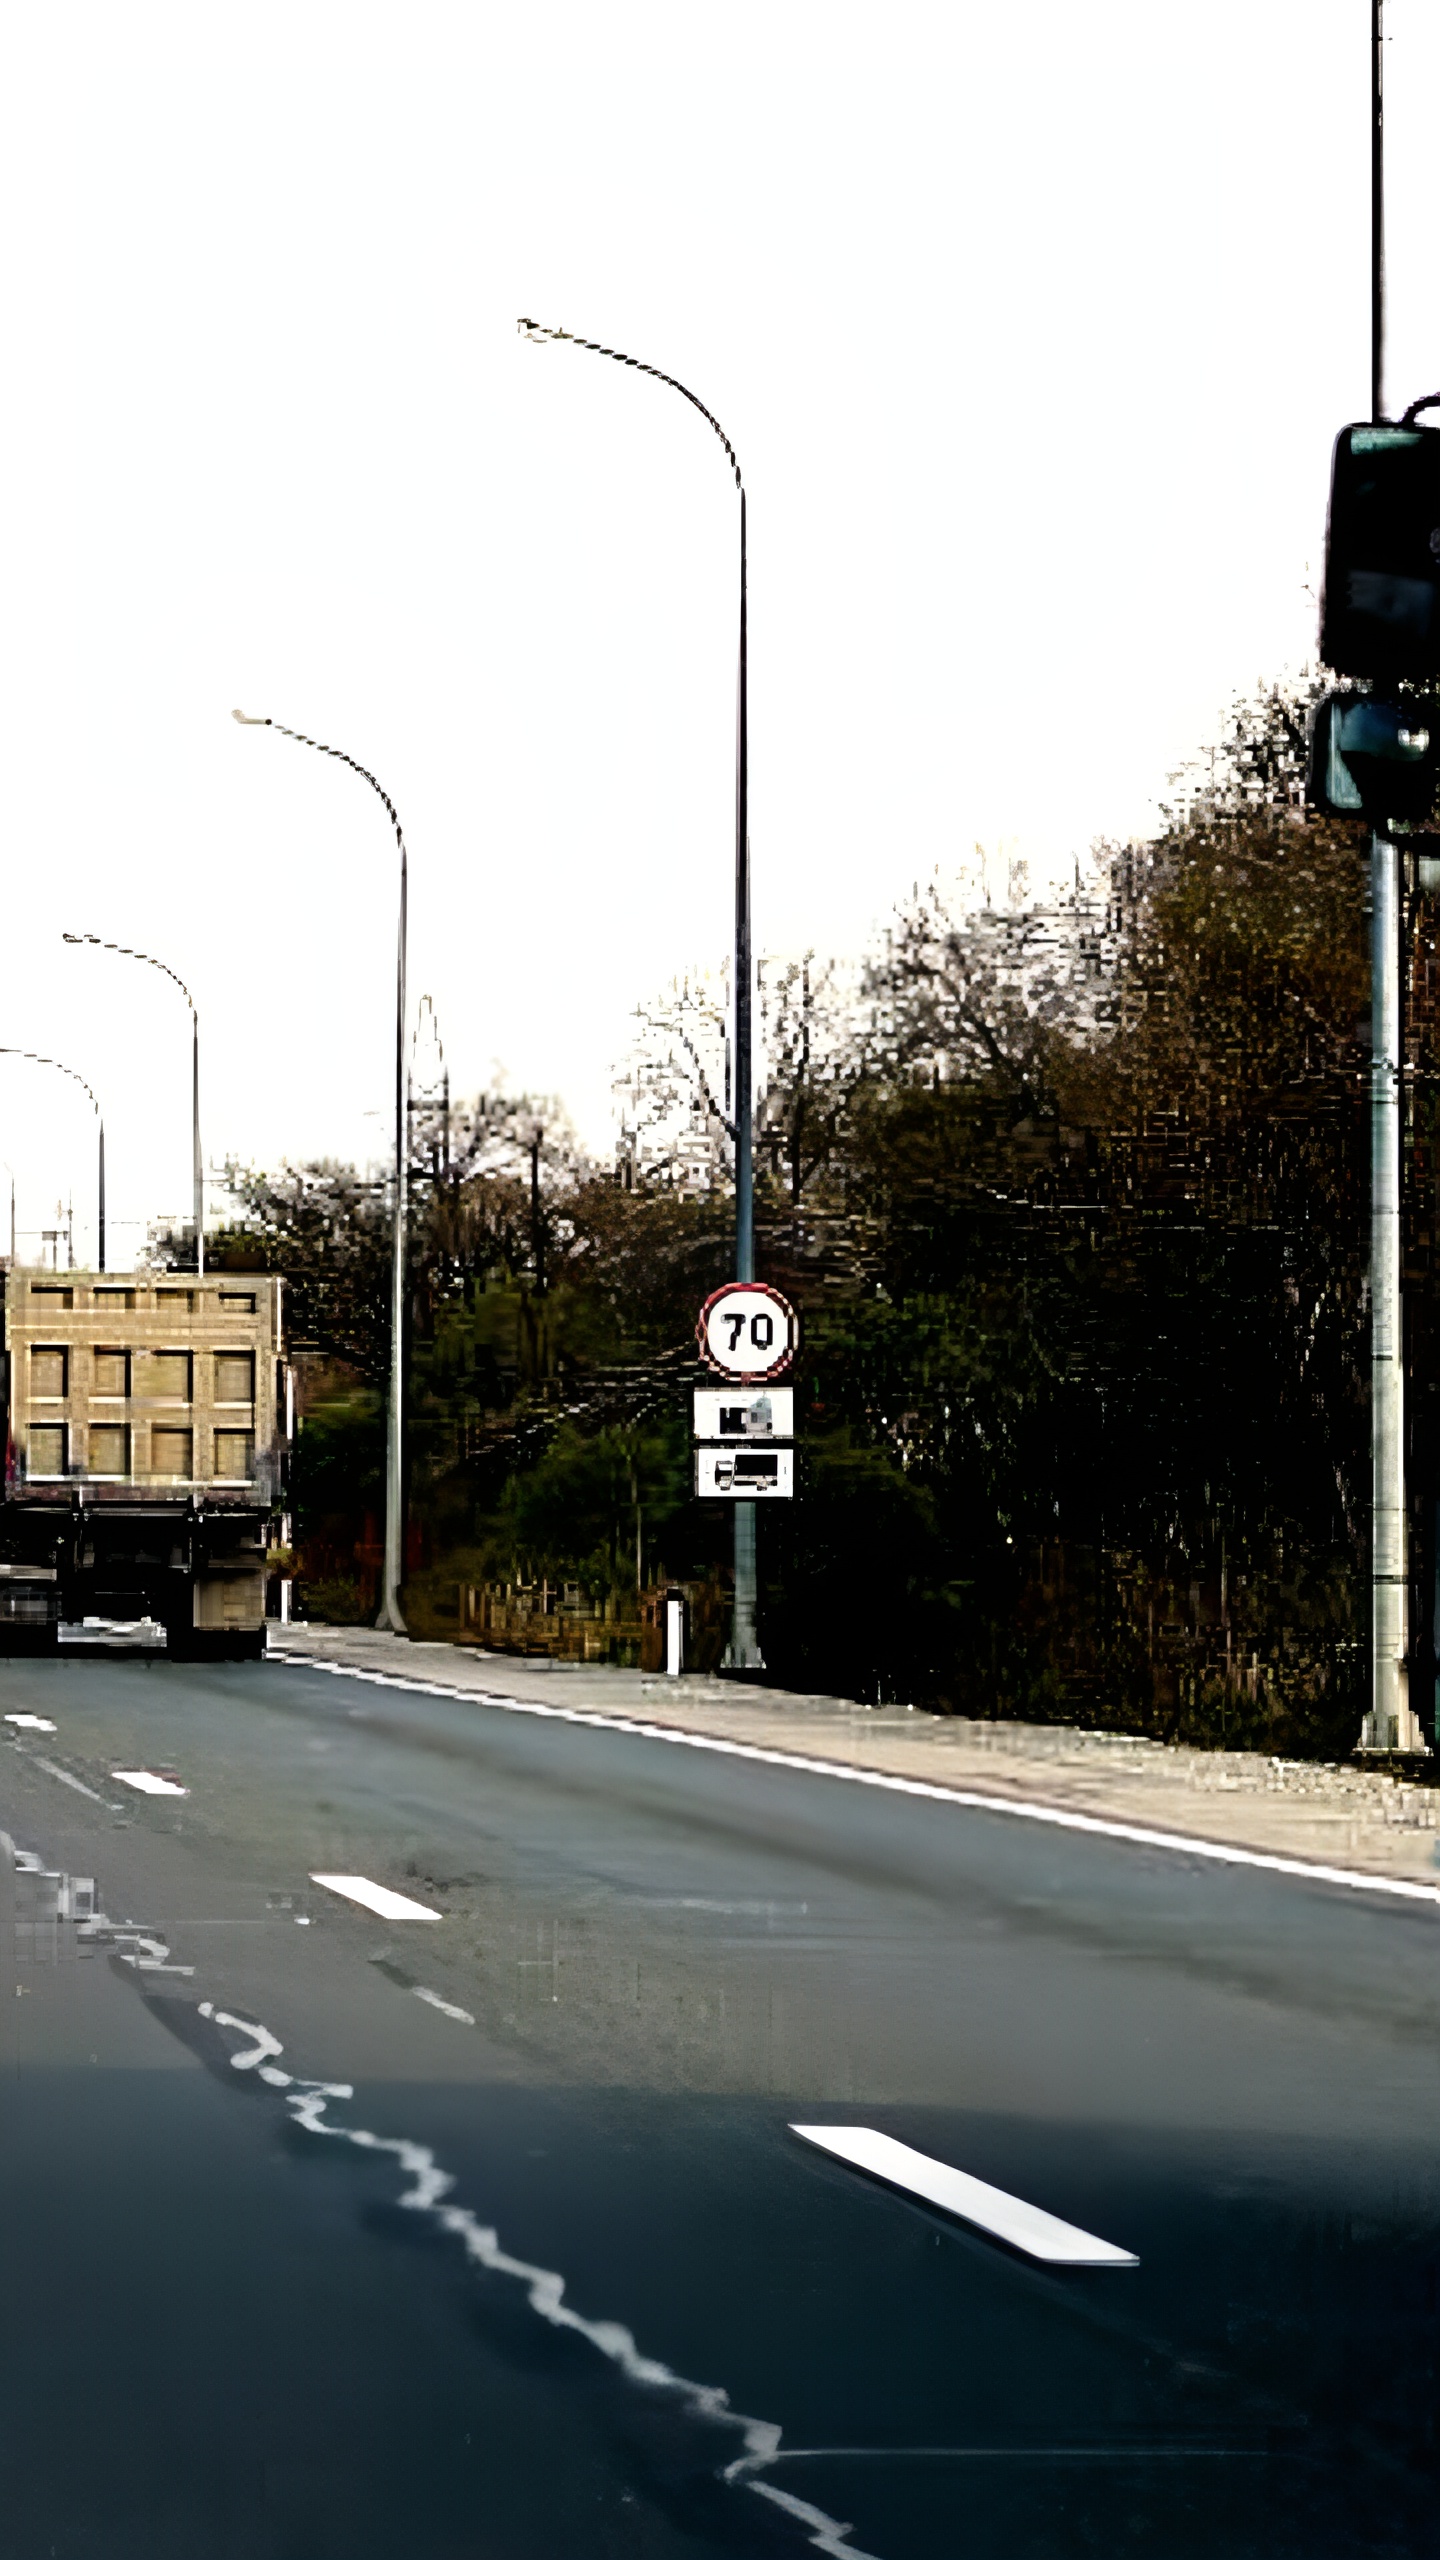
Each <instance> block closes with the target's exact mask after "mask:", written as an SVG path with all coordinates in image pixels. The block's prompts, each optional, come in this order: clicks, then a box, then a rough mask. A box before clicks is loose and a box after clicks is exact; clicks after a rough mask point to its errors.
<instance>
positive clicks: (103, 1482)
mask: <svg viewBox="0 0 1440 2560" xmlns="http://www.w3.org/2000/svg"><path fill="white" fill-rule="evenodd" d="M283 1285H284V1284H283V1282H282V1281H280V1280H278V1279H274V1278H267V1277H261V1276H258V1275H257V1276H253V1277H252V1276H251V1275H249V1274H246V1275H243V1276H233V1275H231V1274H228V1273H208V1272H207V1273H206V1274H205V1275H204V1277H203V1278H202V1277H198V1276H192V1275H190V1274H187V1273H185V1272H173V1271H136V1272H131V1273H130V1274H128V1275H123V1276H119V1275H116V1274H114V1273H107V1272H101V1271H16V1270H12V1271H10V1272H8V1273H7V1275H6V1280H5V1353H4V1377H3V1384H4V1397H5V1490H4V1502H3V1505H0V1652H11V1653H14V1652H28V1653H36V1652H48V1651H51V1650H53V1649H54V1648H55V1647H56V1646H57V1645H58V1643H59V1631H60V1628H61V1626H62V1625H68V1624H76V1623H82V1622H83V1621H84V1620H86V1619H87V1618H88V1619H92V1620H100V1621H117V1620H120V1621H128V1622H134V1621H135V1620H138V1619H142V1618H149V1619H153V1620H158V1622H159V1623H160V1625H161V1626H163V1627H164V1629H165V1633H166V1638H167V1642H168V1645H169V1649H170V1651H171V1652H172V1653H176V1654H183V1655H186V1656H188V1657H190V1658H192V1659H193V1658H195V1657H196V1656H201V1655H207V1654H208V1655H227V1654H228V1655H235V1654H259V1653H262V1652H263V1651H264V1647H265V1617H266V1588H267V1558H268V1556H269V1553H270V1550H271V1548H272V1547H273V1546H274V1545H275V1544H276V1543H277V1529H278V1525H279V1515H280V1514H281V1512H282V1511H283V1508H284V1501H285V1489H286V1473H287V1460H288V1452H289V1446H290V1442H291V1439H292V1437H293V1432H294V1387H293V1381H292V1378H291V1374H290V1371H289V1369H288V1366H287V1364H286V1360H285V1352H284V1343H283V1336H282V1331H281V1293H282V1289H283Z"/></svg>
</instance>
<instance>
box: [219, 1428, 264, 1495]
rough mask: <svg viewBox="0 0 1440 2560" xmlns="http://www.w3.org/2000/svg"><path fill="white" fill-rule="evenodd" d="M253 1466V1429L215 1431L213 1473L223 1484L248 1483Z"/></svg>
mask: <svg viewBox="0 0 1440 2560" xmlns="http://www.w3.org/2000/svg"><path fill="white" fill-rule="evenodd" d="M254 1467H255V1434H254V1432H253V1431H217V1432H216V1434H215V1473H216V1475H217V1477H218V1478H219V1479H220V1481H221V1482H222V1483H223V1484H241V1483H248V1481H249V1479H250V1476H251V1475H252V1474H253V1472H254Z"/></svg>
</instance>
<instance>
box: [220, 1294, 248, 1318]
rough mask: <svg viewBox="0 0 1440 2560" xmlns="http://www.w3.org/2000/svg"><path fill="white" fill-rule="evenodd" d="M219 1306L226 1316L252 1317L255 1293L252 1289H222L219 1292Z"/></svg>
mask: <svg viewBox="0 0 1440 2560" xmlns="http://www.w3.org/2000/svg"><path fill="white" fill-rule="evenodd" d="M220 1304H221V1306H222V1307H223V1308H224V1310H225V1312H226V1314H227V1315H231V1316H253V1314H254V1313H255V1292H254V1290H253V1289H222V1290H221V1292H220Z"/></svg>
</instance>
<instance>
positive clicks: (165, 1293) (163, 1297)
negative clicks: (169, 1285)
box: [155, 1289, 195, 1315]
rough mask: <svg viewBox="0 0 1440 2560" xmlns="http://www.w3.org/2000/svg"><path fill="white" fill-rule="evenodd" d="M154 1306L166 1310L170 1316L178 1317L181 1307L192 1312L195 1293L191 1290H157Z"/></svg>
mask: <svg viewBox="0 0 1440 2560" xmlns="http://www.w3.org/2000/svg"><path fill="white" fill-rule="evenodd" d="M155 1304H156V1306H157V1307H165V1308H167V1309H168V1310H169V1312H170V1313H171V1314H172V1315H178V1314H179V1312H180V1309H181V1308H182V1307H184V1308H185V1309H186V1310H187V1311H193V1308H194V1305H195V1292H194V1290H193V1289H157V1290H156V1292H155Z"/></svg>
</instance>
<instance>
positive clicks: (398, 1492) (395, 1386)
mask: <svg viewBox="0 0 1440 2560" xmlns="http://www.w3.org/2000/svg"><path fill="white" fill-rule="evenodd" d="M409 898H410V865H409V858H408V856H407V854H406V851H405V847H404V844H403V843H402V844H401V847H400V929H399V933H398V935H397V938H396V961H395V1215H394V1220H393V1224H392V1259H391V1275H390V1403H389V1410H388V1413H387V1416H386V1429H385V1577H384V1588H383V1591H382V1593H381V1597H380V1613H379V1616H378V1617H377V1618H376V1621H375V1624H376V1626H377V1627H388V1628H389V1630H390V1632H391V1633H392V1634H393V1635H397V1636H403V1635H404V1634H406V1632H407V1629H406V1625H405V1620H404V1617H403V1616H402V1614H401V1609H400V1584H401V1580H402V1578H403V1576H404V1571H405V1555H404V1511H403V1504H404V1499H405V1462H404V1427H405V1414H404V1403H403V1396H404V1383H403V1380H404V1364H403V1360H402V1345H403V1342H404V1336H405V1212H406V1206H407V1203H406V1197H405V1192H406V1181H405V1175H406V1165H405V1152H406V1151H405V941H406V932H407V911H408V907H409Z"/></svg>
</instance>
